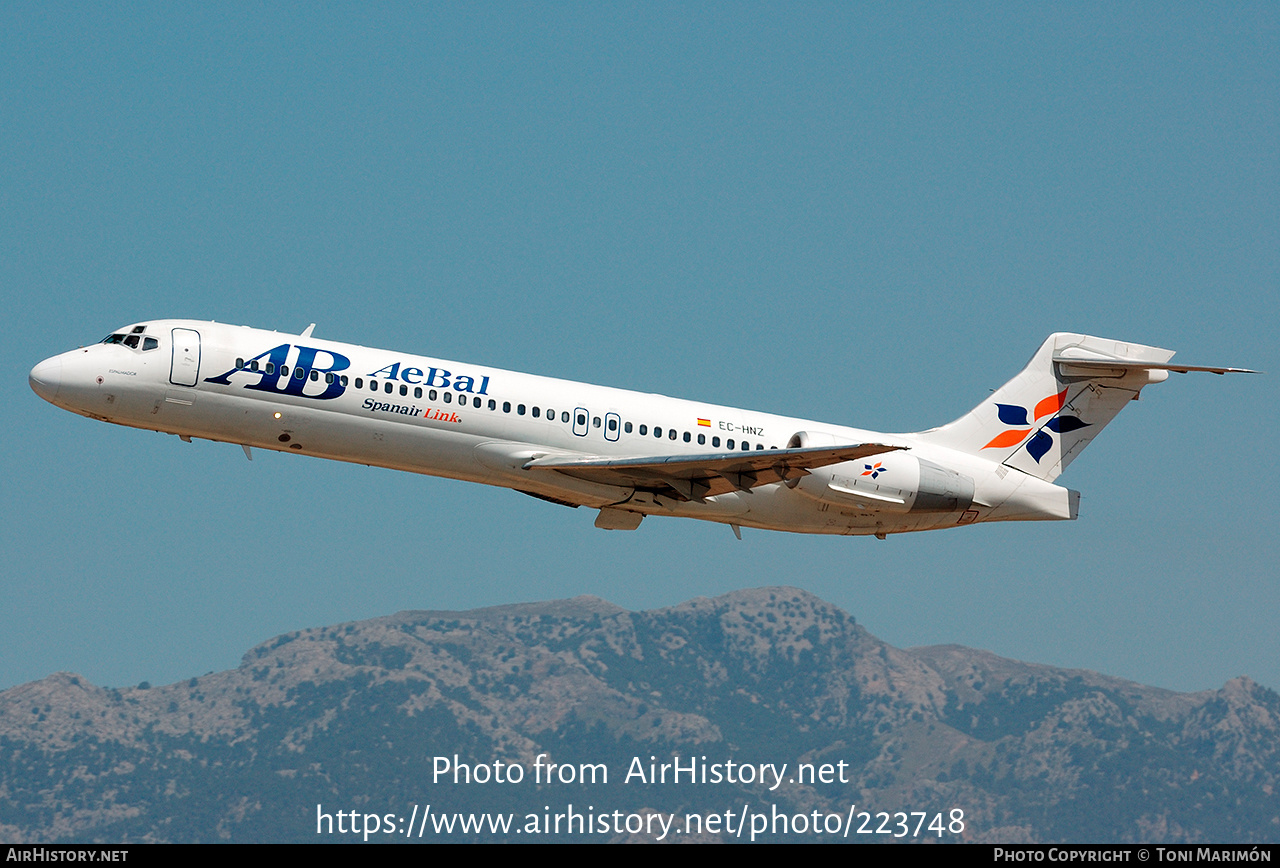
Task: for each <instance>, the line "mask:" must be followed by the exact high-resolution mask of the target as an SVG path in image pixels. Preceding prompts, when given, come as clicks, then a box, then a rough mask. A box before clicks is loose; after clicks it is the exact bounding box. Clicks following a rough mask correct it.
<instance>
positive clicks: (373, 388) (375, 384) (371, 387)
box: [369, 379, 378, 392]
mask: <svg viewBox="0 0 1280 868" xmlns="http://www.w3.org/2000/svg"><path fill="white" fill-rule="evenodd" d="M369 391H370V392H376V391H378V381H377V380H373V379H371V380H369Z"/></svg>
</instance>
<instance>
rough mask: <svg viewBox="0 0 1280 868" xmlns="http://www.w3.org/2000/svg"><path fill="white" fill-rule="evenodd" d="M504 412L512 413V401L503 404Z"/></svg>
mask: <svg viewBox="0 0 1280 868" xmlns="http://www.w3.org/2000/svg"><path fill="white" fill-rule="evenodd" d="M502 412H504V413H510V412H511V402H510V401H503V402H502Z"/></svg>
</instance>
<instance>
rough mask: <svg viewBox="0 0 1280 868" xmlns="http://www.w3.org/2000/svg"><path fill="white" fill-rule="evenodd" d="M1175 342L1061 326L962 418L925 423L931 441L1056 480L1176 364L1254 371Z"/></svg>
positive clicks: (1201, 368) (1213, 370) (1191, 368)
mask: <svg viewBox="0 0 1280 868" xmlns="http://www.w3.org/2000/svg"><path fill="white" fill-rule="evenodd" d="M1171 358H1173V350H1164V349H1160V348H1159V347H1147V346H1143V345H1142V344H1131V343H1125V342H1122V341H1112V340H1107V339H1105V338H1096V337H1091V336H1090V335H1077V334H1068V333H1066V332H1060V333H1058V334H1054V335H1050V336H1049V339H1048V340H1046V341H1045V342H1044V343H1043V344H1042V345H1041V346H1040V349H1038V350H1037V351H1036V353H1035V355H1033V356H1032V357H1031V361H1030V362H1028V363H1027V366H1026V367H1025V368H1023V369H1022V372H1021V373H1019V374H1018V375H1017V376H1016V377H1014V378H1013V379H1012V380H1010V381H1009V382H1007V383H1005V384H1004V385H1003V386H1001V387H1000V388H999V389H997V390H996V392H995V394H993V395H992V396H991V397H990V398H988V399H987V400H985V401H983V402H982V403H981V404H979V405H978V406H977V407H974V408H973V410H971V411H970V412H969V413H968V414H966V415H964V416H961V417H960V418H959V419H957V420H956V421H954V422H952V423H950V424H948V425H943V426H942V427H941V428H933V429H931V430H929V431H922V432H920V433H919V434H917V435H916V436H917V437H919V438H920V439H921V440H923V441H925V442H927V443H933V444H937V445H939V446H946V447H948V448H951V449H957V450H959V451H961V452H967V453H969V454H971V455H979V456H982V457H984V458H990V459H991V460H992V461H997V462H999V463H1001V464H1004V465H1006V466H1008V467H1011V468H1014V469H1016V470H1021V471H1023V472H1024V473H1028V474H1030V475H1032V476H1035V477H1037V478H1039V479H1043V480H1045V481H1047V482H1052V481H1053V480H1054V479H1057V478H1058V476H1059V475H1060V474H1061V473H1062V471H1064V470H1066V469H1067V465H1068V464H1070V463H1071V462H1072V461H1073V460H1075V458H1076V456H1077V455H1079V454H1080V453H1081V451H1083V450H1084V447H1085V446H1088V445H1089V442H1090V441H1091V440H1093V438H1094V437H1096V436H1097V435H1098V432H1099V431H1101V430H1102V429H1103V427H1104V426H1106V424H1107V423H1108V422H1110V421H1111V420H1112V419H1114V418H1115V416H1116V414H1117V413H1119V412H1120V411H1121V410H1123V409H1124V407H1125V405H1126V404H1127V403H1128V402H1130V401H1133V400H1136V399H1137V397H1138V395H1139V393H1140V392H1141V391H1142V389H1143V387H1144V386H1148V385H1150V384H1152V383H1159V382H1162V381H1164V380H1166V379H1168V377H1169V372H1170V371H1177V372H1179V373H1184V374H1185V373H1186V372H1188V371H1208V372H1211V373H1215V374H1226V373H1251V372H1249V371H1245V370H1244V369H1242V368H1217V367H1204V366H1197V365H1178V364H1173V363H1170V361H1169V359H1171Z"/></svg>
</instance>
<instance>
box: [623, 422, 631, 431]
mask: <svg viewBox="0 0 1280 868" xmlns="http://www.w3.org/2000/svg"><path fill="white" fill-rule="evenodd" d="M622 430H623V431H625V432H626V433H627V434H630V433H631V423H630V422H627V423H626V424H624V425H623V426H622Z"/></svg>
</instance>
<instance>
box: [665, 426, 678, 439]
mask: <svg viewBox="0 0 1280 868" xmlns="http://www.w3.org/2000/svg"><path fill="white" fill-rule="evenodd" d="M667 439H668V440H674V439H676V429H674V428H672V429H671V430H670V431H668V432H667Z"/></svg>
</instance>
